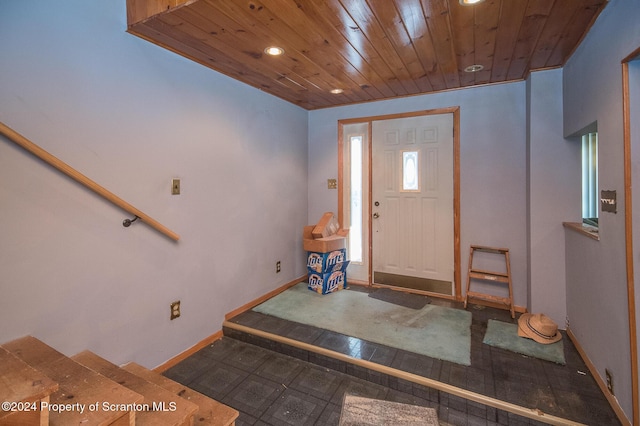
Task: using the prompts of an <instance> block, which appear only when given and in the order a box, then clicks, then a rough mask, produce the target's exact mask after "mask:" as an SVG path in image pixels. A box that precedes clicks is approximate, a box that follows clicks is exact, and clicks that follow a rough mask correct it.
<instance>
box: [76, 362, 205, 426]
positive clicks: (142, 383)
mask: <svg viewBox="0 0 640 426" xmlns="http://www.w3.org/2000/svg"><path fill="white" fill-rule="evenodd" d="M71 359H73V360H74V361H76V362H78V363H80V364H82V365H84V366H85V367H87V368H90V369H92V370H94V371H95V372H97V373H99V374H101V375H103V376H105V377H107V378H108V379H111V380H113V381H114V382H116V383H118V384H120V385H122V386H125V387H127V388H128V389H131V390H132V391H134V392H136V393H139V394H140V395H142V396H143V397H144V402H143V404H142V410H141V411H138V412H137V413H136V422H137V424H140V425H144V424H149V425H155V424H162V425H165V426H171V425H175V426H180V425H191V424H192V418H193V415H194V414H195V413H196V411H198V406H197V405H196V404H194V403H192V402H190V401H187V400H186V399H184V398H179V397H178V396H177V395H176V394H174V393H173V392H170V391H168V390H166V389H164V388H162V387H160V386H158V385H157V384H155V383H152V382H151V381H149V380H146V379H144V378H143V377H140V376H138V375H136V374H133V373H131V372H129V371H127V370H125V369H123V368H120V367H118V366H117V365H115V364H113V363H111V362H110V361H107V360H106V359H104V358H102V357H100V356H99V355H96V354H95V353H93V352H91V351H83V352H80V353H79V354H77V355H74V356H72V357H71Z"/></svg>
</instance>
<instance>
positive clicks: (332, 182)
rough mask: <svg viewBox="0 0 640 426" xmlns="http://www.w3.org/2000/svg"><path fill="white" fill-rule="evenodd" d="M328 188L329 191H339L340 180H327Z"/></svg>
mask: <svg viewBox="0 0 640 426" xmlns="http://www.w3.org/2000/svg"><path fill="white" fill-rule="evenodd" d="M327 188H328V189H338V180H337V179H327Z"/></svg>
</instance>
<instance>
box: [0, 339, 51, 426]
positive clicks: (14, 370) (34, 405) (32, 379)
mask: <svg viewBox="0 0 640 426" xmlns="http://www.w3.org/2000/svg"><path fill="white" fill-rule="evenodd" d="M0 383H2V386H1V387H0V400H1V401H3V402H4V401H7V402H11V403H23V404H28V406H27V407H28V410H26V409H25V407H24V406H21V407H18V406H15V407H10V408H9V409H2V410H0V426H5V425H11V426H16V425H25V426H32V425H41V426H45V425H48V424H49V411H48V410H45V411H41V410H40V408H41V407H42V405H43V403H48V402H50V395H51V394H52V393H53V392H55V391H57V390H58V384H57V383H56V382H54V381H53V380H51V379H50V378H49V377H47V376H45V375H44V374H42V372H40V371H38V370H36V369H35V368H33V367H31V366H30V365H29V364H27V363H26V362H24V361H22V360H21V359H20V358H18V357H16V356H15V355H14V354H12V353H11V352H9V351H7V350H6V349H4V348H3V347H0ZM11 410H14V411H11Z"/></svg>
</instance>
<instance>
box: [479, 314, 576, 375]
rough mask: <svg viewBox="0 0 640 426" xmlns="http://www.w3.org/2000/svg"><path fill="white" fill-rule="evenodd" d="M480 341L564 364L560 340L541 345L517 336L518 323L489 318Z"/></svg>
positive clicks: (562, 347) (562, 346)
mask: <svg viewBox="0 0 640 426" xmlns="http://www.w3.org/2000/svg"><path fill="white" fill-rule="evenodd" d="M482 343H485V344H487V345H489V346H495V347H497V348H502V349H506V350H508V351H511V352H515V353H518V354H522V355H527V356H530V357H533V358H539V359H544V360H546V361H551V362H555V363H556V364H562V365H565V364H566V362H565V360H564V345H563V343H562V340H559V341H557V342H555V343H551V344H550V345H543V344H541V343H538V342H536V341H533V340H531V339H527V338H526V337H520V336H518V324H510V323H506V322H502V321H496V320H491V319H490V320H489V323H488V324H487V332H486V333H485V335H484V340H483V341H482Z"/></svg>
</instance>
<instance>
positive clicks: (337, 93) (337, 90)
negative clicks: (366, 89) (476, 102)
mask: <svg viewBox="0 0 640 426" xmlns="http://www.w3.org/2000/svg"><path fill="white" fill-rule="evenodd" d="M342 92H344V90H342V89H333V90H331V93H333V94H334V95H339V94H340V93H342Z"/></svg>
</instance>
